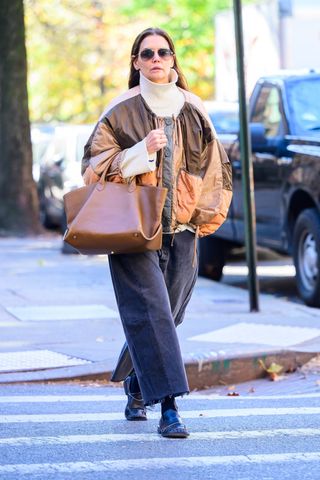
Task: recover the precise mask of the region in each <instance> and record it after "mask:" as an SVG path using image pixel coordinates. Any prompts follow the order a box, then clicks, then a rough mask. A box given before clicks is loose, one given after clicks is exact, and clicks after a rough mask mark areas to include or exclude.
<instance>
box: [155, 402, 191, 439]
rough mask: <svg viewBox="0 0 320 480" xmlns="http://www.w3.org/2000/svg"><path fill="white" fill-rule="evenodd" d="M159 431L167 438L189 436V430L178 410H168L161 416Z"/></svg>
mask: <svg viewBox="0 0 320 480" xmlns="http://www.w3.org/2000/svg"><path fill="white" fill-rule="evenodd" d="M158 433H160V435H162V436H163V437H166V438H187V437H188V436H189V432H188V430H187V427H186V426H185V425H184V424H183V423H182V421H181V417H180V415H179V414H178V412H177V411H176V410H171V409H169V410H166V411H165V412H164V413H163V415H162V416H161V418H160V422H159V426H158Z"/></svg>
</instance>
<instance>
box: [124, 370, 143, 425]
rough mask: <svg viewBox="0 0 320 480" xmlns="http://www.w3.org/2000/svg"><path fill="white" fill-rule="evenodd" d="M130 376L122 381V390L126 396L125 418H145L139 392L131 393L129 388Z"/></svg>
mask: <svg viewBox="0 0 320 480" xmlns="http://www.w3.org/2000/svg"><path fill="white" fill-rule="evenodd" d="M130 383H131V377H130V376H129V377H127V378H126V379H125V380H124V382H123V386H124V391H125V393H126V395H127V397H128V403H127V405H126V408H125V411H124V414H125V417H126V419H127V420H130V421H139V420H147V410H146V408H145V406H144V403H143V400H142V396H141V393H140V392H139V393H132V392H131V390H130Z"/></svg>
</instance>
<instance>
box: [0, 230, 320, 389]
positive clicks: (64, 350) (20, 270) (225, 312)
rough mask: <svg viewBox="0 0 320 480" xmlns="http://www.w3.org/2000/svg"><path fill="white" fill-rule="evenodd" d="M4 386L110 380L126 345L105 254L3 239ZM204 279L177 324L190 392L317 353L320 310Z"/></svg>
mask: <svg viewBox="0 0 320 480" xmlns="http://www.w3.org/2000/svg"><path fill="white" fill-rule="evenodd" d="M0 262H1V263H0V264H1V271H2V274H1V278H0V331H1V337H0V383H11V382H30V381H59V380H66V379H69V380H74V379H77V380H80V379H81V380H88V379H91V380H96V379H99V380H105V381H108V380H109V379H110V375H111V372H112V369H113V367H114V365H115V363H116V360H117V357H118V354H119V351H120V349H121V347H122V344H123V342H124V335H123V331H122V326H121V322H120V319H119V316H118V313H117V308H116V302H115V298H114V295H113V290H112V285H111V279H110V274H109V270H108V265H107V257H106V256H94V257H86V256H81V255H63V254H62V253H61V240H60V238H58V237H56V236H54V235H52V236H50V235H48V236H45V237H42V238H27V239H16V238H7V239H0ZM260 303H261V312H260V313H249V311H248V309H249V307H248V294H247V292H245V291H244V290H241V289H238V288H234V287H230V286H226V285H223V284H220V283H215V282H212V281H210V280H206V279H203V278H199V279H198V282H197V284H196V288H195V291H194V294H193V298H192V300H191V302H190V305H189V307H188V310H187V314H186V318H185V320H184V323H183V324H182V325H181V326H180V327H179V328H178V333H179V338H180V342H181V349H182V354H183V358H184V362H185V365H186V370H187V374H188V377H189V382H190V387H191V388H192V389H194V388H198V389H200V388H205V387H207V386H212V385H218V384H230V383H231V384H232V383H237V382H242V381H246V380H252V379H254V378H258V377H260V376H262V375H263V373H264V371H263V369H262V367H261V365H260V363H259V360H260V359H262V360H263V361H264V362H265V364H266V365H267V366H268V365H270V363H271V362H276V363H278V364H280V365H282V366H283V371H288V370H294V369H295V368H296V367H297V366H299V365H302V364H303V363H305V362H307V361H308V360H309V359H310V358H312V357H314V356H315V355H316V354H317V353H320V309H319V310H318V309H312V308H309V307H305V306H303V305H299V304H293V303H288V302H285V301H283V300H279V299H275V298H272V297H269V296H268V295H261V298H260Z"/></svg>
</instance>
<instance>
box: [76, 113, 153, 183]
mask: <svg viewBox="0 0 320 480" xmlns="http://www.w3.org/2000/svg"><path fill="white" fill-rule="evenodd" d="M89 165H90V166H91V167H92V169H93V171H94V173H95V174H96V175H98V176H99V177H101V176H102V175H103V176H105V177H109V176H114V180H115V181H122V180H123V179H126V178H129V177H132V176H135V175H139V174H142V173H147V172H151V171H154V170H155V168H156V162H155V156H151V155H148V152H147V148H146V142H145V139H143V140H142V141H140V142H138V143H137V144H135V145H133V146H132V147H131V148H127V149H124V150H122V149H121V147H120V145H119V144H118V142H117V140H116V138H115V135H114V133H113V130H112V128H111V126H110V125H108V122H107V121H105V119H101V120H100V121H99V122H98V123H97V125H96V127H95V129H94V131H93V132H92V134H91V136H90V138H89V140H88V142H87V144H86V145H85V147H84V157H83V159H82V166H81V173H82V175H84V174H85V171H86V169H87V168H88V167H89Z"/></svg>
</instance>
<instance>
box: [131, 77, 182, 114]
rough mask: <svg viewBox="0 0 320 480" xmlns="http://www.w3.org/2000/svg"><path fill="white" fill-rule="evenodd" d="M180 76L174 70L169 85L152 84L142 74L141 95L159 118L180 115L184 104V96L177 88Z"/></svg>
mask: <svg viewBox="0 0 320 480" xmlns="http://www.w3.org/2000/svg"><path fill="white" fill-rule="evenodd" d="M177 81H178V74H177V72H176V71H175V70H174V69H173V68H172V69H171V72H170V77H169V83H154V82H151V80H149V79H148V78H146V77H145V76H144V75H143V74H142V73H141V72H140V89H141V95H142V97H143V98H144V100H145V101H146V102H147V104H148V106H149V107H150V108H151V110H152V111H153V112H154V113H155V114H156V115H158V116H171V115H178V113H179V112H180V110H181V108H182V106H183V104H184V95H183V93H182V92H181V90H179V88H178V87H177V85H176V83H177Z"/></svg>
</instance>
